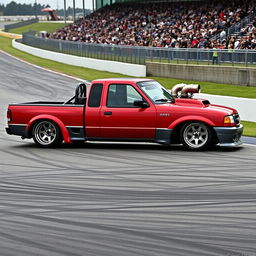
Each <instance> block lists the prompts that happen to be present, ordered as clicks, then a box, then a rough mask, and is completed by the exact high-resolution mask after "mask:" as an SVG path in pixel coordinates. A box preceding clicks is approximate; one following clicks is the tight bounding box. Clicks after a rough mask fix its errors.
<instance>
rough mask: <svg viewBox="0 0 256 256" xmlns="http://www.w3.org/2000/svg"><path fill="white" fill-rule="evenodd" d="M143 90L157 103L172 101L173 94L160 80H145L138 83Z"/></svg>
mask: <svg viewBox="0 0 256 256" xmlns="http://www.w3.org/2000/svg"><path fill="white" fill-rule="evenodd" d="M137 84H138V86H139V87H140V88H141V89H142V91H143V92H144V93H145V94H147V96H148V97H149V98H150V99H151V100H152V101H154V102H155V103H166V102H172V95H171V94H170V93H169V92H168V91H167V90H166V89H165V88H164V87H163V86H162V85H161V84H159V83H158V82H156V81H145V82H139V83H137Z"/></svg>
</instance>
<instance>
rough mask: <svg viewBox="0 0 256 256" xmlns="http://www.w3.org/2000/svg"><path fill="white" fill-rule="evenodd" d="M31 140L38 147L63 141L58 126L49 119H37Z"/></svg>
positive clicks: (51, 145) (58, 143) (50, 145)
mask: <svg viewBox="0 0 256 256" xmlns="http://www.w3.org/2000/svg"><path fill="white" fill-rule="evenodd" d="M32 135H33V140H34V142H35V143H36V144H37V145H39V146H40V147H45V148H47V147H53V146H58V145H60V144H61V142H62V141H63V138H62V134H61V131H60V128H59V127H58V125H57V124H55V123H54V122H52V121H49V120H41V121H38V122H37V123H36V124H35V126H34V128H33V133H32Z"/></svg>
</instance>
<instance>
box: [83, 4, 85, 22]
mask: <svg viewBox="0 0 256 256" xmlns="http://www.w3.org/2000/svg"><path fill="white" fill-rule="evenodd" d="M84 1H85V0H83V16H84V18H85V4H84Z"/></svg>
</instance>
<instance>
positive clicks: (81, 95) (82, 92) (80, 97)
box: [75, 83, 86, 105]
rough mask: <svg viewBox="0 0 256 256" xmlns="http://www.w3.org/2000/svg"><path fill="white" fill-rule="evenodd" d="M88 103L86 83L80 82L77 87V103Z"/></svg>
mask: <svg viewBox="0 0 256 256" xmlns="http://www.w3.org/2000/svg"><path fill="white" fill-rule="evenodd" d="M85 103H86V84H83V83H82V84H79V85H78V86H77V87H76V93H75V104H78V105H85Z"/></svg>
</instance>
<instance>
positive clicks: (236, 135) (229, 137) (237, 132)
mask: <svg viewBox="0 0 256 256" xmlns="http://www.w3.org/2000/svg"><path fill="white" fill-rule="evenodd" d="M243 129H244V127H243V125H242V124H240V125H239V126H238V127H214V130H215V132H216V135H217V137H218V140H219V144H218V145H219V146H221V147H237V146H240V145H241V144H243V142H242V141H241V136H242V133H243Z"/></svg>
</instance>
